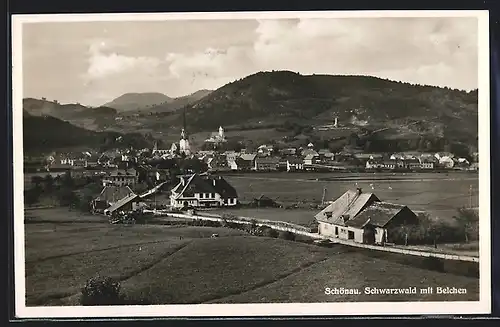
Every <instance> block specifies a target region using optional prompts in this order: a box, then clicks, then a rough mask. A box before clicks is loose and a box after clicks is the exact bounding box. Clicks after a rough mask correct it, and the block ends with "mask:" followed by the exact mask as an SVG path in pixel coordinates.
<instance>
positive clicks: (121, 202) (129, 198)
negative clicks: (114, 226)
mask: <svg viewBox="0 0 500 327" xmlns="http://www.w3.org/2000/svg"><path fill="white" fill-rule="evenodd" d="M136 199H139V196H138V195H137V194H130V195H128V196H126V197H124V198H123V199H121V200H119V201H118V202H116V203H115V204H113V205H112V206H111V207H109V208H108V209H106V211H108V212H113V211H116V210H118V209H120V208H122V207H123V206H124V205H126V204H128V203H130V202H132V201H134V200H136Z"/></svg>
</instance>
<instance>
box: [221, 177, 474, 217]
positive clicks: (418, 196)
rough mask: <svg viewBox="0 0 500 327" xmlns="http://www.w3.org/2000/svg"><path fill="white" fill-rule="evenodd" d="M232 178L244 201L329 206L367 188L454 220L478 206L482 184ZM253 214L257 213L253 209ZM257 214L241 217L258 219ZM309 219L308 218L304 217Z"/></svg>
mask: <svg viewBox="0 0 500 327" xmlns="http://www.w3.org/2000/svg"><path fill="white" fill-rule="evenodd" d="M226 179H227V180H228V181H229V182H230V183H231V184H232V185H233V186H234V187H235V188H236V190H237V191H238V195H239V198H240V200H242V201H251V200H252V199H254V198H257V197H259V196H261V195H263V194H264V195H266V196H268V197H270V198H272V199H275V200H276V201H277V202H280V203H282V204H285V205H290V204H294V203H321V200H322V197H323V192H324V190H326V193H325V200H326V201H334V200H335V199H337V198H338V197H339V196H341V195H342V194H343V193H344V192H345V191H347V190H348V189H354V188H357V187H359V188H362V190H363V192H372V193H374V194H375V195H376V196H377V197H378V198H380V200H382V201H387V202H393V203H397V204H403V205H407V206H408V207H409V208H410V209H412V210H413V211H425V212H427V213H428V214H430V215H431V216H432V217H433V218H437V219H450V218H452V217H453V216H454V215H455V214H456V212H457V209H458V208H460V207H463V206H467V207H468V206H472V207H478V201H479V195H478V187H479V179H478V174H474V173H461V172H460V173H458V172H457V173H452V172H450V173H442V174H438V173H419V174H416V173H413V174H412V173H408V174H404V175H403V174H397V175H396V174H391V173H386V174H383V173H377V174H373V173H371V174H370V173H362V174H359V173H358V174H349V173H329V174H328V173H325V174H316V173H281V174H278V173H276V174H246V175H229V176H227V177H226ZM255 210H257V211H255V214H254V215H255V216H257V214H259V215H260V214H266V217H260V216H258V218H266V219H273V218H270V217H273V216H274V217H276V220H284V219H285V220H286V219H291V220H290V222H295V223H298V222H299V221H300V222H309V221H310V220H311V219H312V217H313V216H314V214H315V213H317V212H318V210H312V211H311V212H310V215H307V211H304V210H302V211H299V212H297V213H293V211H292V210H287V211H286V212H285V211H279V210H274V209H273V210H270V211H268V213H265V211H266V210H263V209H255ZM252 211H253V210H252ZM252 211H247V212H243V213H242V214H241V215H250V216H252ZM300 217H303V218H300Z"/></svg>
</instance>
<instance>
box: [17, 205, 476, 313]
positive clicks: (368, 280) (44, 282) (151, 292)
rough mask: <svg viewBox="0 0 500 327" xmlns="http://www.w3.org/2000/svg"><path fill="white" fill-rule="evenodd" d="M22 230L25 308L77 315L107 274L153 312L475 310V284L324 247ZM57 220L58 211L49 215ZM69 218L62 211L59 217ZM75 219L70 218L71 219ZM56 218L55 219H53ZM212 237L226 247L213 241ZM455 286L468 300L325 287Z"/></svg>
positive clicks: (144, 230)
mask: <svg viewBox="0 0 500 327" xmlns="http://www.w3.org/2000/svg"><path fill="white" fill-rule="evenodd" d="M42 211H43V212H44V214H43V215H44V217H42V218H40V220H39V221H38V222H37V218H36V217H34V218H32V223H30V224H26V225H25V244H26V265H25V269H26V301H27V305H28V306H40V305H41V306H43V305H78V300H79V292H80V288H81V287H82V286H83V284H84V283H85V281H86V280H87V279H88V278H91V277H93V276H95V275H96V274H100V275H101V276H111V277H114V278H116V279H118V280H119V281H120V282H121V285H122V292H123V294H124V295H125V296H126V297H127V298H128V299H132V300H139V299H141V300H145V301H146V302H147V303H149V304H173V303H221V302H226V303H250V302H321V301H399V300H401V301H404V300H406V301H408V300H416V301H433V300H450V301H464V300H477V299H478V294H479V290H478V289H479V285H478V284H479V282H478V279H477V278H471V277H465V276H460V275H454V274H450V273H443V272H438V271H431V270H426V269H421V268H416V267H412V266H409V265H406V264H402V263H398V262H394V261H391V260H389V259H386V258H377V257H373V256H371V255H370V254H366V253H360V252H359V253H358V252H357V251H353V250H352V248H347V247H343V246H336V247H333V248H324V247H318V246H315V245H311V244H306V243H299V242H293V241H286V240H282V239H274V238H265V237H255V236H250V235H248V234H246V233H245V232H243V231H238V230H232V229H226V228H215V227H183V226H176V227H174V226H160V225H129V226H127V225H108V224H106V223H103V222H101V223H99V222H89V221H85V220H84V219H83V218H82V219H80V222H73V223H68V222H67V221H68V220H66V219H62V217H60V218H58V219H54V220H53V221H52V222H50V219H49V217H48V216H49V215H50V212H51V210H49V209H46V210H36V211H35V210H33V211H32V215H36V213H37V212H42ZM52 212H54V213H56V211H52ZM57 212H58V214H59V215H61V216H62V211H57ZM73 215H75V212H67V213H66V216H67V218H69V219H71V218H72V216H73ZM56 218H57V217H56ZM213 233H217V234H219V238H210V236H211V235H212V234H213ZM364 286H371V287H377V286H379V287H409V286H416V287H420V286H421V287H428V286H434V287H436V286H454V287H461V288H466V289H467V294H466V295H460V296H457V295H451V296H450V295H447V296H445V295H436V294H435V295H433V296H428V295H422V294H417V295H414V296H412V298H409V297H408V296H406V297H404V298H399V297H394V296H382V297H381V296H373V295H359V296H355V297H353V296H331V295H328V296H327V295H325V294H324V288H325V287H355V288H361V287H364Z"/></svg>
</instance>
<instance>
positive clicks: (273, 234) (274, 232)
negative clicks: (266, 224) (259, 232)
mask: <svg viewBox="0 0 500 327" xmlns="http://www.w3.org/2000/svg"><path fill="white" fill-rule="evenodd" d="M264 235H265V236H267V237H272V238H278V236H279V233H278V231H277V230H275V229H272V228H268V229H266V230H265V232H264Z"/></svg>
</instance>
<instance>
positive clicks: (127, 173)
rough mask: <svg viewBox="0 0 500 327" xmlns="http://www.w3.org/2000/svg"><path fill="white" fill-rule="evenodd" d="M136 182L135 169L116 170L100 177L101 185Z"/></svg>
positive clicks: (132, 183) (131, 184)
mask: <svg viewBox="0 0 500 327" xmlns="http://www.w3.org/2000/svg"><path fill="white" fill-rule="evenodd" d="M136 183H137V173H136V171H135V169H131V170H117V171H114V172H112V173H110V174H108V175H106V176H104V178H103V179H102V185H103V186H107V185H117V186H125V185H128V186H134V185H135V184H136Z"/></svg>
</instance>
